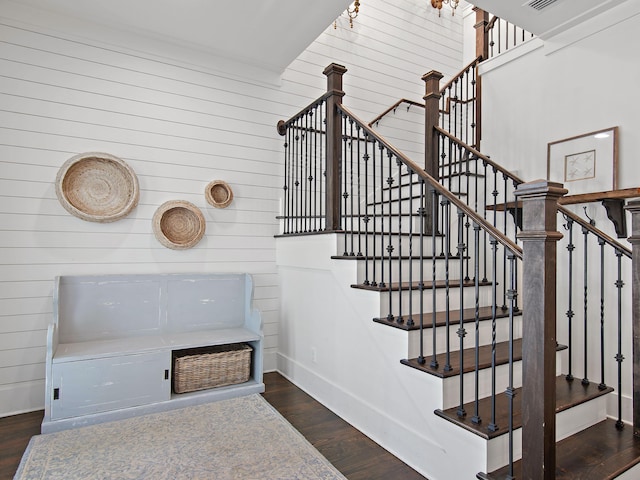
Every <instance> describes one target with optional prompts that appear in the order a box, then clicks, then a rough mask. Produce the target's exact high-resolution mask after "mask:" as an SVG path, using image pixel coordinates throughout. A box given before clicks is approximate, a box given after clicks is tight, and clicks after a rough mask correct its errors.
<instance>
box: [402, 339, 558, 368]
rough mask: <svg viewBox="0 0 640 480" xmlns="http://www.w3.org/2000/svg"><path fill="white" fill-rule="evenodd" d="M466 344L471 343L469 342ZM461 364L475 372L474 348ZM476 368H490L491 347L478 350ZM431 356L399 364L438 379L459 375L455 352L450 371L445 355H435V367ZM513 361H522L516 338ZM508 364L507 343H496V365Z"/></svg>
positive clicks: (453, 341)
mask: <svg viewBox="0 0 640 480" xmlns="http://www.w3.org/2000/svg"><path fill="white" fill-rule="evenodd" d="M458 342H459V341H458V337H457V336H455V337H452V338H451V345H455V346H457V345H458ZM467 343H471V341H470V340H468V341H467ZM566 348H567V346H566V345H557V346H556V350H557V351H559V350H565V349H566ZM462 357H463V362H464V373H468V372H473V371H474V370H475V348H473V347H471V348H465V349H464V350H463V354H462ZM478 357H479V361H478V368H479V369H480V370H482V369H485V368H490V367H491V359H492V348H491V345H482V346H480V348H479V349H478ZM431 359H432V357H431V355H429V356H428V357H425V362H424V363H423V364H421V363H420V362H419V361H418V358H411V359H408V360H401V361H400V363H402V364H403V365H407V366H408V367H412V368H416V369H418V370H420V371H423V372H426V373H429V374H431V375H435V376H436V377H440V378H449V377H454V376H457V375H459V374H460V354H459V352H458V351H457V350H456V351H451V352H450V354H449V364H450V365H449V366H450V367H451V369H450V370H449V371H445V368H444V367H445V365H446V362H447V356H446V354H445V353H439V354H437V355H436V360H437V366H436V367H432V366H431ZM513 360H514V361H519V360H522V339H521V338H518V339H515V340H514V341H513ZM507 363H509V342H498V343H496V365H505V364H507Z"/></svg>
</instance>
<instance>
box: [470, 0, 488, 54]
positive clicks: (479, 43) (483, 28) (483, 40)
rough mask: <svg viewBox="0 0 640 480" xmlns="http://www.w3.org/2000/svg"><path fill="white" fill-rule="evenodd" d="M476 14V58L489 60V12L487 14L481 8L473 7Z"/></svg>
mask: <svg viewBox="0 0 640 480" xmlns="http://www.w3.org/2000/svg"><path fill="white" fill-rule="evenodd" d="M473 11H474V12H476V24H475V25H474V28H475V29H476V57H482V59H483V60H486V59H487V58H489V35H488V32H487V25H489V12H485V11H484V10H482V9H481V8H478V7H473Z"/></svg>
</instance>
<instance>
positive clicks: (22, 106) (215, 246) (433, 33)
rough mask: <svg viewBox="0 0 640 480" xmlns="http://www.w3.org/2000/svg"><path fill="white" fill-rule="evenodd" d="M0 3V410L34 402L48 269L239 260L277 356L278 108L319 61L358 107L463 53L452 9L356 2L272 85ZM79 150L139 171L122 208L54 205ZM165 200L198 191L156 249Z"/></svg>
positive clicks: (152, 268) (417, 86) (316, 82)
mask: <svg viewBox="0 0 640 480" xmlns="http://www.w3.org/2000/svg"><path fill="white" fill-rule="evenodd" d="M0 6H1V7H2V8H1V9H0V416H3V415H9V414H12V413H16V412H19V411H28V410H33V409H38V408H42V405H43V404H44V399H43V392H44V379H43V378H44V363H43V362H44V346H45V334H46V328H47V325H48V323H49V322H50V320H51V312H52V305H51V291H52V280H53V278H54V277H55V276H56V275H73V274H92V273H95V274H108V273H155V272H158V273H161V272H162V273H164V272H219V271H243V272H249V273H251V274H252V275H253V276H254V280H255V284H256V289H255V305H256V307H257V308H259V309H260V310H261V311H262V313H263V319H264V323H265V335H266V341H265V344H266V345H265V346H266V351H265V368H266V369H273V368H275V354H276V352H277V345H278V339H277V331H278V316H279V293H278V292H279V282H278V274H277V269H276V265H275V244H274V240H273V235H274V234H276V233H277V230H276V229H277V224H276V220H275V216H276V215H277V213H278V209H279V195H280V192H281V188H280V180H279V177H278V174H279V172H280V166H279V161H280V159H281V148H282V147H281V143H282V142H281V139H280V137H278V136H277V134H276V131H275V125H276V122H277V121H278V120H279V119H284V118H287V117H288V116H290V115H292V114H294V113H296V112H297V111H298V110H299V109H300V108H302V107H303V106H305V105H306V104H308V103H309V102H310V101H311V100H312V99H314V98H316V97H318V96H319V95H320V94H321V93H322V92H323V90H324V88H325V83H326V81H325V77H324V76H323V75H322V73H321V72H322V70H323V69H324V67H326V65H328V64H329V63H331V62H337V63H340V64H343V65H345V66H346V67H347V68H348V69H349V71H348V72H347V74H346V76H345V91H346V96H345V98H344V102H345V104H346V105H348V106H350V107H351V108H353V109H354V110H355V111H356V112H357V113H358V114H360V115H361V116H362V117H363V119H364V120H366V121H369V120H371V119H372V118H373V117H375V116H376V115H377V114H379V113H380V112H381V111H383V110H384V109H386V108H387V107H388V106H390V105H391V104H392V103H394V102H395V101H396V100H397V99H399V98H401V97H407V98H412V99H415V100H420V99H421V97H422V95H423V90H424V86H423V84H422V82H421V81H420V77H421V76H422V74H424V73H425V72H427V71H428V70H431V69H438V70H441V71H442V72H443V73H444V74H445V79H446V77H448V76H450V75H452V74H453V73H455V72H456V71H458V70H459V69H460V67H461V57H462V54H461V50H462V46H461V43H462V34H461V27H460V22H459V20H458V19H457V18H451V17H449V16H448V15H444V14H443V16H442V18H438V16H437V12H435V11H434V10H431V8H430V7H428V8H427V3H426V2H422V1H418V0H411V1H402V2H400V1H393V2H387V1H383V0H370V1H368V2H366V3H364V4H363V6H362V10H361V14H360V15H359V17H358V18H357V19H356V21H355V24H354V28H353V30H351V29H349V27H348V22H347V19H346V17H341V18H340V19H338V25H337V26H338V28H337V29H334V28H333V26H329V27H328V28H327V30H326V31H325V32H324V33H323V34H322V35H321V36H320V37H319V38H318V40H316V42H314V43H313V44H312V45H310V46H309V47H308V48H307V50H306V51H305V52H304V53H303V54H302V55H301V56H300V57H299V58H298V59H296V60H295V61H294V62H293V63H292V65H291V66H290V67H289V68H288V69H287V70H286V71H285V72H284V73H283V75H282V79H281V83H280V84H278V83H276V82H273V81H272V77H269V76H268V75H267V74H265V77H263V78H261V77H256V76H253V77H250V76H247V75H246V72H248V71H250V70H251V69H250V68H247V67H243V66H238V69H237V70H233V69H231V70H230V69H229V67H228V66H229V63H228V62H227V63H226V66H225V69H224V70H216V69H214V68H211V65H216V64H217V63H214V62H213V61H212V58H211V57H209V56H207V54H205V53H202V52H198V51H195V50H193V51H190V50H185V49H184V48H183V47H177V46H169V45H163V44H161V43H160V42H159V41H157V40H149V39H145V38H142V37H138V36H136V35H133V34H130V33H126V32H116V31H113V30H108V29H106V28H105V27H100V26H99V25H87V24H86V23H80V22H78V21H75V20H73V19H69V18H62V17H56V16H54V15H52V14H42V13H39V12H34V11H30V10H26V9H25V8H21V7H19V6H17V5H16V4H14V3H12V2H6V1H0ZM258 40H259V39H258ZM214 60H215V59H214ZM224 72H229V73H224ZM267 77H269V78H267ZM88 151H104V152H108V153H111V154H113V155H116V156H118V157H120V158H122V159H124V160H125V161H126V162H127V163H128V164H129V165H130V166H131V167H132V168H133V169H134V170H135V172H136V173H137V175H138V179H139V182H140V202H139V205H138V206H137V207H136V209H135V210H134V211H133V212H132V213H131V214H130V215H129V216H128V217H126V218H125V219H123V220H120V221H117V222H114V223H109V224H97V223H91V222H85V221H82V220H80V219H78V218H75V217H73V216H71V215H69V214H68V213H67V212H66V211H65V210H64V209H63V208H62V206H61V205H60V204H59V203H58V200H57V198H56V195H55V187H54V180H55V177H56V173H57V171H58V169H59V168H60V166H61V165H62V164H63V163H64V162H65V161H66V160H67V159H68V158H70V157H71V156H73V155H75V154H77V153H81V152H88ZM214 179H223V180H225V181H227V182H228V183H229V184H230V185H231V187H232V189H233V191H234V201H233V203H232V204H231V206H230V207H228V208H227V209H224V210H218V209H214V208H212V207H210V206H209V205H208V204H207V203H206V201H205V198H204V194H203V192H204V187H205V186H206V185H207V183H208V182H209V181H211V180H214ZM172 199H184V200H188V201H190V202H192V203H194V204H196V205H197V206H199V207H200V208H201V209H202V210H203V212H204V215H205V218H206V219H207V233H206V235H205V237H204V238H203V240H202V241H201V242H200V243H199V244H198V245H197V246H196V247H194V248H193V249H190V250H187V251H173V250H169V249H166V248H164V247H162V246H161V245H160V244H159V243H158V242H157V240H156V239H155V237H154V236H153V233H152V228H151V219H152V216H153V213H154V212H155V210H156V209H157V207H158V206H159V205H160V204H162V203H163V202H165V201H167V200H172Z"/></svg>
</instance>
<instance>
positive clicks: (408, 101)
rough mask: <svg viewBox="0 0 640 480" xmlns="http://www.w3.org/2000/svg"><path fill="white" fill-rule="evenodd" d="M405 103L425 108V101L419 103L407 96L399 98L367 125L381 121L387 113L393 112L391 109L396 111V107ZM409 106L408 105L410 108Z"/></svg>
mask: <svg viewBox="0 0 640 480" xmlns="http://www.w3.org/2000/svg"><path fill="white" fill-rule="evenodd" d="M403 103H408V104H409V106H415V107H422V108H424V103H419V102H414V101H413V100H408V99H406V98H401V99H400V100H398V101H397V102H396V103H394V104H393V105H391V106H390V107H389V108H387V109H386V110H385V111H384V112H382V113H381V114H380V115H378V116H377V117H376V118H374V119H373V120H371V121H370V122H369V123H368V124H367V125H369V126H372V125H373V124H374V123H376V122H379V121H380V120H381V119H382V118H383V117H384V116H385V115H386V114H387V113H389V112H391V111H395V109H396V108H398V107H399V106H400V105H402V104H403ZM408 108H409V107H407V109H408Z"/></svg>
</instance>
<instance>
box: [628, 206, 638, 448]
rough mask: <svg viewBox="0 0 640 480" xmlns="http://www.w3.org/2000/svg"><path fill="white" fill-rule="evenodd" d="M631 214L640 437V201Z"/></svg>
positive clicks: (635, 418)
mask: <svg viewBox="0 0 640 480" xmlns="http://www.w3.org/2000/svg"><path fill="white" fill-rule="evenodd" d="M626 208H627V210H629V212H631V236H630V237H629V242H630V243H631V247H632V250H633V253H632V256H631V298H632V300H633V307H632V308H631V315H632V317H633V318H632V334H633V434H634V435H635V436H636V437H640V200H634V201H632V202H629V203H628V204H627V207H626Z"/></svg>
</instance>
